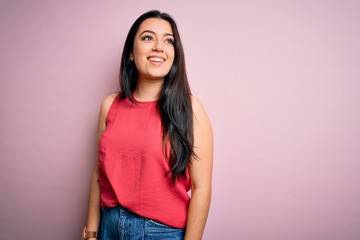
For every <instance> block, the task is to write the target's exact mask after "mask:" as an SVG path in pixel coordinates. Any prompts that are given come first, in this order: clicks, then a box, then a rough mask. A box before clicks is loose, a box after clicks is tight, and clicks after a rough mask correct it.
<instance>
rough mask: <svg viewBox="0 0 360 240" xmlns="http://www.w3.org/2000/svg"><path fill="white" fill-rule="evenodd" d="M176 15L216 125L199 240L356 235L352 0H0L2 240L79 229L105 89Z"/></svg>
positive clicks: (359, 118)
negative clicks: (142, 25)
mask: <svg viewBox="0 0 360 240" xmlns="http://www.w3.org/2000/svg"><path fill="white" fill-rule="evenodd" d="M150 9H160V10H161V11H165V12H169V13H170V14H171V15H173V16H174V17H175V19H176V20H177V23H178V26H179V30H180V33H181V35H182V40H183V44H184V47H185V54H186V60H187V69H188V75H189V78H190V83H191V86H192V89H193V93H194V94H195V95H196V96H197V97H199V98H200V99H201V100H202V102H203V104H204V105H205V107H206V109H207V111H208V114H209V116H210V118H211V120H212V123H213V127H214V135H215V163H214V178H213V185H214V189H213V201H212V206H211V211H210V215H209V219H208V224H207V228H206V232H205V235H204V239H209V240H217V239H250V240H262V239H267V240H279V239H291V240H298V239H299V240H302V239H304V240H305V239H306V240H307V239H312V240H313V239H316V240H343V239H346V240H355V239H360V204H359V203H360V187H359V184H360V174H359V173H360V161H359V160H360V144H359V143H360V126H359V125H360V124H359V123H360V107H359V103H360V46H359V43H360V14H359V12H360V2H359V1H351V0H345V1H341V0H338V1H334V0H333V1H320V0H314V1H310V0H309V1H300V0H298V1H285V0H283V1H280V0H279V1H276V0H270V1H266V0H263V1H262V0H258V1H230V0H227V1H175V0H174V1H165V0H164V1H161V0H157V1H144V0H143V1H140V0H137V1H128V2H125V1H95V0H87V1H84V0H82V1H58V0H57V1H55V0H34V1H26V0H23V1H19V0H15V1H11V0H1V1H0V79H1V82H0V114H1V120H0V130H1V132H0V133H1V134H0V143H1V145H0V154H1V155H0V158H1V167H0V190H1V192H0V194H1V197H0V239H4V240H5V239H6V240H18V239H80V232H81V230H82V227H83V226H84V225H85V218H86V210H87V209H86V208H87V194H88V187H89V180H90V173H91V168H92V166H93V163H94V161H95V154H96V140H95V135H96V124H97V115H98V111H99V107H100V103H101V101H102V99H103V98H104V97H105V96H106V95H108V94H110V93H112V92H115V91H117V90H118V83H117V81H118V80H117V76H118V68H119V61H120V55H121V51H122V47H123V42H124V40H125V37H126V34H127V32H128V30H129V28H130V25H131V24H132V23H133V21H134V20H135V19H136V18H137V17H138V16H139V15H140V14H142V13H143V12H145V11H147V10H150Z"/></svg>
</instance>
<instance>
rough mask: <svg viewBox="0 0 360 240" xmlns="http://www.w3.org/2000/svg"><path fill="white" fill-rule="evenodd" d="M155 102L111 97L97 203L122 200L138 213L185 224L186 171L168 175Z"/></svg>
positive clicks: (102, 140) (174, 224) (110, 204)
mask: <svg viewBox="0 0 360 240" xmlns="http://www.w3.org/2000/svg"><path fill="white" fill-rule="evenodd" d="M156 104H157V101H152V102H138V105H136V104H134V103H132V102H131V101H130V100H129V99H127V98H126V99H120V98H119V97H116V98H115V99H114V101H113V103H112V105H111V107H110V109H109V112H108V115H107V117H106V130H105V131H104V133H103V134H102V136H101V138H100V141H99V178H100V192H101V193H100V196H101V205H102V206H103V207H114V206H116V205H118V204H121V205H122V206H123V207H125V208H127V209H129V210H130V211H133V212H135V213H137V214H138V215H140V216H142V217H145V218H151V219H153V220H155V221H159V222H162V223H164V224H167V225H169V226H172V227H175V228H185V227H186V219H187V211H188V206H189V201H190V197H189V195H188V194H187V192H188V191H189V190H190V179H189V175H188V174H187V177H186V179H185V178H180V179H179V180H177V181H176V182H175V184H173V183H172V181H171V175H170V174H168V172H169V169H170V168H169V164H168V161H167V159H166V158H165V156H164V152H163V147H162V146H163V145H162V127H161V119H160V115H159V112H158V110H157V108H156Z"/></svg>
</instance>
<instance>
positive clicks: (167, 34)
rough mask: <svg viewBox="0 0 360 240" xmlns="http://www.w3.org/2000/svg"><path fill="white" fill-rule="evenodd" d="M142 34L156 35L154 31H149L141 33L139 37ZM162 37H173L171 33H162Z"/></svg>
mask: <svg viewBox="0 0 360 240" xmlns="http://www.w3.org/2000/svg"><path fill="white" fill-rule="evenodd" d="M144 33H151V34H154V35H156V33H155V32H154V31H151V30H145V31H143V32H141V33H140V35H143V34H144ZM164 36H171V37H174V35H173V34H171V33H164Z"/></svg>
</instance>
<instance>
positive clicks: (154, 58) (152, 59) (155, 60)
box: [148, 57, 165, 62]
mask: <svg viewBox="0 0 360 240" xmlns="http://www.w3.org/2000/svg"><path fill="white" fill-rule="evenodd" d="M148 60H149V61H152V62H165V59H164V58H160V57H148Z"/></svg>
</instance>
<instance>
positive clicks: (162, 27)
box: [138, 18, 173, 35]
mask: <svg viewBox="0 0 360 240" xmlns="http://www.w3.org/2000/svg"><path fill="white" fill-rule="evenodd" d="M147 30H148V31H152V32H155V33H156V34H160V35H163V34H173V31H172V28H171V25H170V23H169V22H168V21H166V20H164V19H161V18H148V19H146V20H144V21H143V22H142V23H141V25H140V27H139V30H138V34H141V33H142V32H143V31H147Z"/></svg>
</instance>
